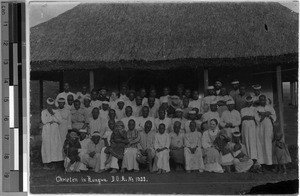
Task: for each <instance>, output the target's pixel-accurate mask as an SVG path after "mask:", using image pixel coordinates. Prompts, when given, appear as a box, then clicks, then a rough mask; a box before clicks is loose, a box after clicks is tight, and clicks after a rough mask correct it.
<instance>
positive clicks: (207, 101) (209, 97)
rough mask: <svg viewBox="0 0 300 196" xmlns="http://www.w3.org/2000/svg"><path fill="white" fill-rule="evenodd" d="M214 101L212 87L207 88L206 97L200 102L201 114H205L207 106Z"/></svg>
mask: <svg viewBox="0 0 300 196" xmlns="http://www.w3.org/2000/svg"><path fill="white" fill-rule="evenodd" d="M215 99H216V96H215V91H214V86H208V87H207V96H205V97H204V98H203V101H202V110H201V111H203V113H205V112H207V111H208V110H209V105H210V103H211V102H212V101H214V100H215Z"/></svg>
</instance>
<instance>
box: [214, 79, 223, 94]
mask: <svg viewBox="0 0 300 196" xmlns="http://www.w3.org/2000/svg"><path fill="white" fill-rule="evenodd" d="M221 88H222V82H221V81H220V80H217V81H216V82H215V92H216V95H219V94H220V89H221Z"/></svg>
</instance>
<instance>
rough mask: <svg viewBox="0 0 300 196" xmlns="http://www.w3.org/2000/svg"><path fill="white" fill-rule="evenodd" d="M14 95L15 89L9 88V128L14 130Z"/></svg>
mask: <svg viewBox="0 0 300 196" xmlns="http://www.w3.org/2000/svg"><path fill="white" fill-rule="evenodd" d="M14 93H15V89H14V86H9V97H10V100H9V116H10V118H9V127H10V128H14V127H15V109H14V104H15V103H14V101H15V100H14Z"/></svg>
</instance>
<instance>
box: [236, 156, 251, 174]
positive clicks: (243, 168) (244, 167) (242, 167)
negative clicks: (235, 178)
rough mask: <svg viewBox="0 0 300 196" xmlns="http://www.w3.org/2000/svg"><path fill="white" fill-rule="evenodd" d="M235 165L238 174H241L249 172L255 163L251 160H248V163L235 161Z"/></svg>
mask: <svg viewBox="0 0 300 196" xmlns="http://www.w3.org/2000/svg"><path fill="white" fill-rule="evenodd" d="M233 164H234V167H235V170H236V171H237V172H238V173H241V172H247V171H248V170H249V169H250V168H251V167H252V165H253V161H252V160H251V159H249V160H247V161H243V162H241V161H239V159H236V158H235V159H234V160H233Z"/></svg>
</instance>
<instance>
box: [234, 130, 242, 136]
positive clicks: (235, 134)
mask: <svg viewBox="0 0 300 196" xmlns="http://www.w3.org/2000/svg"><path fill="white" fill-rule="evenodd" d="M232 136H233V137H240V136H241V133H240V132H238V131H236V132H233V133H232Z"/></svg>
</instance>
